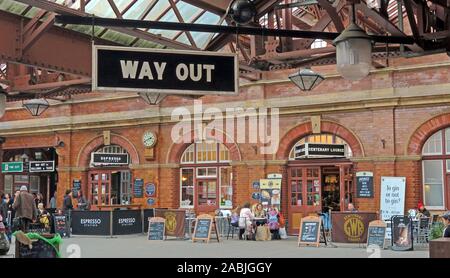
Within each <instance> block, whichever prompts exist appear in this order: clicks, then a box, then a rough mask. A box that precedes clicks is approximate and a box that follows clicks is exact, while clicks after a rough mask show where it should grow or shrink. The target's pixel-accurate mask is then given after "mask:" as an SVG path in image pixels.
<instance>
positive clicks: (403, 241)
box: [391, 215, 414, 251]
mask: <svg viewBox="0 0 450 278" xmlns="http://www.w3.org/2000/svg"><path fill="white" fill-rule="evenodd" d="M391 223H392V224H391V245H392V246H391V249H392V250H394V251H410V250H413V249H414V246H413V233H412V226H413V222H412V221H411V218H409V217H407V216H404V215H395V216H392V218H391Z"/></svg>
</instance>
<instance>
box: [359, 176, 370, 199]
mask: <svg viewBox="0 0 450 278" xmlns="http://www.w3.org/2000/svg"><path fill="white" fill-rule="evenodd" d="M356 197H357V198H373V197H374V193H373V173H372V172H357V173H356Z"/></svg>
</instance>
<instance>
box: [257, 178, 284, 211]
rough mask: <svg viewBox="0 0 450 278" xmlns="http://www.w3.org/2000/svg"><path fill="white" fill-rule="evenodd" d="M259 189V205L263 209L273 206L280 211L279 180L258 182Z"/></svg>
mask: <svg viewBox="0 0 450 278" xmlns="http://www.w3.org/2000/svg"><path fill="white" fill-rule="evenodd" d="M259 184H260V189H261V195H260V198H261V203H262V204H263V205H264V206H265V207H272V206H275V207H276V208H277V209H278V210H280V205H281V179H261V180H259Z"/></svg>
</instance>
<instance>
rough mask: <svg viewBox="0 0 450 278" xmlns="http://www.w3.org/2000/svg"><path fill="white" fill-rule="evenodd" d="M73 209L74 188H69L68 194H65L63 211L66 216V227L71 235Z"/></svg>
mask: <svg viewBox="0 0 450 278" xmlns="http://www.w3.org/2000/svg"><path fill="white" fill-rule="evenodd" d="M72 209H73V204H72V190H70V189H67V190H66V195H64V201H63V213H64V215H65V216H66V225H67V226H66V227H67V231H68V234H67V236H68V237H69V236H70V227H71V221H72V219H71V213H72Z"/></svg>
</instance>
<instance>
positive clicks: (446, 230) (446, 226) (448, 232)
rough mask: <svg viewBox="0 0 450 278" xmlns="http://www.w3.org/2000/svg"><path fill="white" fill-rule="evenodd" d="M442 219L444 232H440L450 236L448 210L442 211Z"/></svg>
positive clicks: (449, 214) (449, 213)
mask: <svg viewBox="0 0 450 278" xmlns="http://www.w3.org/2000/svg"><path fill="white" fill-rule="evenodd" d="M442 219H443V220H444V232H443V233H442V236H443V237H450V211H447V212H446V213H444V214H443V215H442Z"/></svg>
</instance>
